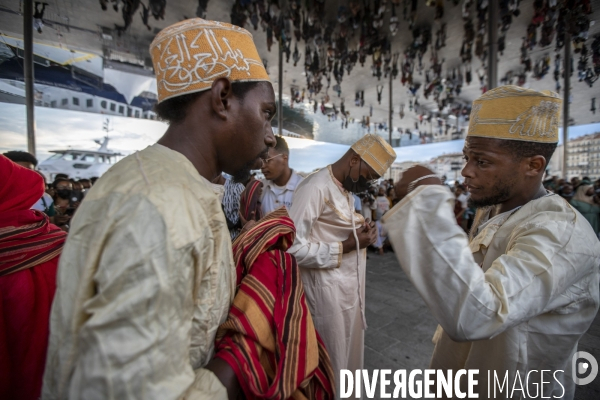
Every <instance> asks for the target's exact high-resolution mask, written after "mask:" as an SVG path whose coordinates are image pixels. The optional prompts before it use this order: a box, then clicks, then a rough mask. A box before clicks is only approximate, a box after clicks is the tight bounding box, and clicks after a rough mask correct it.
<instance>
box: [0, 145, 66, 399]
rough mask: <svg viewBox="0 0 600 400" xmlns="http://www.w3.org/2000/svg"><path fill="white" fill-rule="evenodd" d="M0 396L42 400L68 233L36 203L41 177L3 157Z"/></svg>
mask: <svg viewBox="0 0 600 400" xmlns="http://www.w3.org/2000/svg"><path fill="white" fill-rule="evenodd" d="M0 176H1V177H2V178H0V230H1V231H2V235H0V399H19V400H37V399H39V398H40V392H41V389H42V377H43V374H44V365H45V360H46V351H47V347H48V323H49V322H48V320H49V316H50V307H51V305H52V299H53V297H54V292H55V287H56V270H57V267H58V259H59V257H60V253H61V251H62V248H63V244H64V241H65V238H66V236H67V235H66V233H65V232H63V231H62V230H60V229H59V228H58V227H56V226H55V225H53V224H51V223H50V220H49V218H48V216H47V215H45V214H44V213H42V212H40V211H37V210H33V209H32V208H31V207H32V205H33V204H34V203H35V202H36V201H38V199H40V196H41V195H42V193H44V184H43V180H42V178H41V176H40V175H39V174H38V173H36V172H35V171H32V170H31V169H29V168H24V167H22V166H20V165H17V164H16V163H14V162H12V161H10V160H9V159H8V158H7V157H4V156H0Z"/></svg>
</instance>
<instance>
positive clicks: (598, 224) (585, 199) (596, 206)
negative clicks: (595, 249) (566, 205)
mask: <svg viewBox="0 0 600 400" xmlns="http://www.w3.org/2000/svg"><path fill="white" fill-rule="evenodd" d="M570 203H571V205H572V206H573V208H575V209H576V210H577V211H579V212H580V213H581V215H583V216H584V217H585V219H587V221H588V222H589V223H590V225H591V226H592V228H593V229H594V232H595V233H596V236H598V233H599V232H600V198H599V196H598V195H597V194H596V193H595V192H594V187H593V186H592V184H591V182H590V181H587V180H582V181H581V184H580V185H579V187H578V188H577V191H576V192H575V195H574V196H573V198H572V199H571V201H570Z"/></svg>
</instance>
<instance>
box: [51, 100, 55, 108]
mask: <svg viewBox="0 0 600 400" xmlns="http://www.w3.org/2000/svg"><path fill="white" fill-rule="evenodd" d="M50 107H52V108H56V100H52V101H51V102H50Z"/></svg>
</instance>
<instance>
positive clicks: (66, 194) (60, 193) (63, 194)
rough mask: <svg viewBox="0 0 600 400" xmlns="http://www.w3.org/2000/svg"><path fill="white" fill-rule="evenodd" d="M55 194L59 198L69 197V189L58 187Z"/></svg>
mask: <svg viewBox="0 0 600 400" xmlns="http://www.w3.org/2000/svg"><path fill="white" fill-rule="evenodd" d="M56 195H57V196H58V197H60V198H61V199H65V200H66V199H68V198H69V197H71V191H70V190H69V189H60V190H57V191H56Z"/></svg>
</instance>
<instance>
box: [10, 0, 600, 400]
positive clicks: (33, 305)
mask: <svg viewBox="0 0 600 400" xmlns="http://www.w3.org/2000/svg"><path fill="white" fill-rule="evenodd" d="M441 12H442V11H441V9H440V13H441ZM207 31H208V32H210V35H204V36H203V37H212V38H216V39H215V40H219V41H222V42H224V43H225V42H226V43H230V44H231V45H232V46H234V47H235V51H236V54H239V55H240V57H243V58H244V61H245V65H246V66H247V67H248V68H247V69H246V70H244V71H243V72H239V71H238V69H237V68H234V66H236V65H235V63H236V62H238V60H237V59H234V58H232V57H224V58H221V62H222V63H224V64H225V65H226V66H227V68H223V69H222V70H220V71H217V72H218V73H215V71H213V70H208V69H207V70H202V69H198V70H197V71H196V74H198V79H197V80H195V81H194V82H191V83H190V82H188V81H187V80H186V81H183V80H184V79H187V78H185V77H183V76H182V75H180V74H173V73H171V72H170V71H171V68H173V64H172V63H175V64H176V63H177V57H173V56H172V55H173V54H178V55H179V56H184V54H183V53H182V52H184V51H185V52H189V53H190V55H192V56H194V55H198V54H199V53H200V52H206V51H207V49H208V48H209V46H188V45H189V44H190V43H194V44H197V43H196V41H197V40H198V38H199V37H200V35H199V32H207ZM174 37H177V40H174ZM150 53H151V57H152V61H153V63H154V71H155V74H156V78H157V87H158V103H157V105H156V107H155V110H156V113H157V115H158V116H159V117H160V118H161V119H162V120H163V121H166V122H167V123H168V128H167V130H166V132H165V133H164V135H163V136H162V137H161V138H160V139H159V140H158V142H157V143H155V144H154V145H152V146H149V147H147V148H146V149H144V150H141V151H138V152H136V153H134V154H132V155H130V156H128V157H125V158H124V159H123V160H121V161H120V162H118V163H117V164H115V165H114V166H112V167H111V168H110V169H109V170H108V171H107V172H106V173H105V174H104V175H103V176H102V177H101V178H100V179H98V180H97V181H96V182H94V183H93V185H92V182H90V185H91V188H89V191H88V189H85V192H84V182H81V183H80V182H79V181H78V182H72V181H70V180H69V179H68V177H62V178H60V180H59V179H57V180H55V184H53V185H52V190H53V193H54V197H53V199H54V207H53V208H54V210H55V211H56V210H59V211H60V214H61V216H64V215H63V212H62V211H61V210H64V211H65V212H64V214H65V215H68V210H69V209H74V210H73V213H74V215H73V217H72V218H68V219H64V220H61V219H60V218H58V219H57V217H58V216H59V215H58V214H55V215H54V216H53V218H54V222H55V223H52V222H51V220H50V218H51V217H50V216H49V215H48V214H49V213H50V212H51V211H50V206H49V205H48V204H47V202H48V201H50V199H49V198H48V197H47V196H46V195H44V191H45V184H44V180H43V177H42V176H41V175H40V174H39V173H37V172H36V171H35V170H34V168H35V165H36V160H35V159H34V158H32V157H31V156H30V155H29V156H28V155H27V154H26V153H22V152H20V153H19V152H16V153H15V152H12V153H8V154H7V156H0V173H1V175H2V177H3V178H5V179H3V180H1V181H0V250H1V251H0V397H2V398H19V399H25V400H27V399H37V398H39V397H40V394H41V397H42V398H44V399H62V398H85V399H122V398H144V399H161V400H162V399H179V398H210V399H226V398H229V399H236V398H239V396H243V397H245V398H252V399H254V398H257V399H262V398H280V399H288V398H309V399H333V398H339V396H340V392H341V390H342V388H341V380H340V374H341V371H342V370H350V371H356V370H362V369H363V368H364V341H365V330H366V329H367V322H368V321H367V318H366V316H365V308H366V301H367V299H366V297H365V281H366V269H367V265H366V259H367V250H366V249H367V248H368V247H369V246H374V247H375V249H376V250H378V251H383V248H384V247H385V246H386V243H387V244H388V245H389V246H391V248H392V249H393V251H394V256H395V257H396V258H397V260H398V264H399V268H401V269H402V270H403V271H404V273H405V274H406V275H407V276H408V278H409V279H410V281H411V284H412V285H413V286H414V287H415V289H416V290H417V292H418V293H419V295H420V296H421V297H422V298H423V300H424V301H425V303H426V304H427V306H428V308H429V311H430V312H431V313H432V315H433V316H434V318H435V319H436V320H437V322H438V323H439V326H438V328H437V330H436V332H435V334H434V337H433V341H434V343H435V350H434V352H433V355H432V357H431V366H430V368H432V369H435V370H442V371H447V370H451V371H454V372H458V371H461V370H462V371H464V370H470V369H476V370H479V372H480V374H479V381H478V383H479V384H478V385H476V386H475V387H474V388H471V390H474V391H475V392H477V393H478V394H479V397H481V398H483V397H485V394H486V392H487V390H488V388H489V387H490V386H489V384H490V382H489V379H491V378H490V375H489V373H490V371H495V372H500V373H504V372H505V373H506V374H507V375H506V379H507V380H508V381H509V382H514V381H516V380H517V379H522V377H525V376H529V373H530V371H533V370H545V371H551V372H553V371H559V370H560V371H563V374H562V375H561V374H557V372H554V380H552V379H551V378H550V377H547V376H542V379H541V381H542V384H544V385H545V387H544V393H546V394H548V395H549V396H554V397H555V398H560V397H562V398H567V399H572V398H573V396H574V392H575V383H574V380H573V377H574V376H575V374H577V372H576V371H574V370H573V368H574V366H572V363H571V360H572V357H573V355H574V353H575V352H576V350H577V346H578V342H579V340H580V338H581V337H582V336H583V334H584V333H585V332H586V331H587V329H588V328H589V327H590V325H591V324H592V321H593V320H594V318H595V316H596V313H597V311H598V307H599V305H600V293H599V291H600V269H599V264H600V242H599V241H598V237H597V232H596V231H595V230H594V229H595V228H593V227H592V225H591V224H590V222H588V221H587V220H586V219H585V218H581V217H580V213H579V212H578V211H576V209H577V207H579V206H581V204H580V203H581V202H582V200H581V199H583V197H579V196H578V197H576V196H573V198H572V199H571V201H570V204H569V203H568V202H567V201H565V199H564V198H563V197H564V196H565V194H567V192H568V188H567V185H566V183H564V182H563V183H562V187H560V186H559V184H560V181H556V182H554V181H553V180H552V181H551V182H547V186H548V187H549V188H551V189H553V190H556V191H559V190H560V192H561V195H558V194H556V193H553V192H551V191H550V190H547V189H546V188H545V187H544V185H543V177H544V174H545V171H546V167H547V165H548V161H549V160H550V158H551V157H552V155H553V153H554V151H555V149H556V147H557V143H558V127H557V126H556V124H552V123H551V121H554V120H556V119H558V113H559V112H560V109H561V105H562V100H561V99H560V98H559V97H558V95H557V94H556V93H553V92H548V91H544V92H537V91H533V90H528V89H523V88H520V87H516V86H502V87H499V88H496V89H492V90H489V91H487V92H486V93H485V94H484V95H482V96H481V97H480V98H478V99H476V100H475V101H474V104H473V111H472V118H470V125H469V130H468V136H467V139H466V140H465V146H464V149H463V153H464V156H465V161H466V165H465V167H464V168H463V170H462V172H461V173H462V176H463V177H464V186H459V185H457V186H456V187H455V188H454V193H453V192H452V191H451V190H450V189H449V188H448V187H447V186H446V185H445V184H444V182H443V181H442V180H441V179H440V178H439V177H438V176H437V175H436V174H434V173H433V172H432V171H431V170H429V169H427V168H426V167H424V166H419V165H417V166H415V167H412V168H410V169H408V170H406V171H405V172H404V173H403V175H402V177H401V179H400V180H399V181H398V182H393V181H390V180H385V179H384V177H385V175H386V172H387V171H388V170H389V168H390V167H391V165H392V163H393V162H394V161H395V159H396V153H395V152H394V150H393V148H392V147H391V146H390V145H389V144H388V143H387V142H385V141H384V140H383V139H382V137H380V136H378V135H373V134H366V135H364V136H363V137H361V138H360V139H359V140H358V141H356V142H355V143H354V144H353V145H352V146H351V147H350V148H349V149H348V150H347V151H346V152H345V153H344V154H343V155H342V156H341V158H340V159H338V160H337V161H335V162H334V163H332V164H330V165H327V166H323V167H322V168H321V169H319V170H318V171H315V172H313V173H312V174H310V175H308V176H306V177H302V176H301V175H300V174H298V173H297V172H296V171H294V170H292V169H291V168H290V166H289V158H290V152H289V148H288V146H287V143H286V141H285V139H284V138H283V137H275V136H274V135H273V129H272V126H271V121H272V119H273V117H274V115H275V114H276V112H277V109H276V103H275V94H274V91H273V86H272V85H271V83H270V81H269V78H268V74H267V73H266V70H265V69H264V66H263V64H262V63H261V62H260V58H259V56H258V52H257V50H256V47H255V45H254V42H253V40H252V36H251V35H250V34H249V33H248V32H247V31H245V30H242V29H237V28H233V27H232V26H231V25H229V24H225V23H221V22H214V21H207V20H203V19H200V18H196V19H191V20H186V21H182V22H179V23H177V24H175V25H172V26H170V27H168V28H166V29H164V30H163V31H161V32H160V33H159V34H158V35H157V36H156V38H155V39H154V41H153V43H152V46H151V48H150ZM213 56H214V57H216V58H218V57H219V54H217V53H216V52H215V54H213ZM184 83H185V84H184ZM540 105H543V106H544V109H545V110H547V112H545V113H538V114H535V120H534V121H527V120H520V119H519V118H517V117H518V116H520V115H523V113H530V114H531V113H533V111H535V110H537V109H538V107H540ZM532 110H533V111H532ZM473 113H475V114H474V115H473ZM526 123H531V124H532V126H533V128H531V129H528V130H525V129H524V124H526ZM9 157H12V159H13V160H15V161H12V160H11V159H9ZM256 169H261V171H262V173H263V175H264V179H256V178H253V176H252V173H251V171H252V170H256ZM590 190H591V191H592V192H590ZM80 192H83V193H85V195H82V196H81V197H80V196H79V195H78V194H77V195H75V194H76V193H80ZM467 193H468V195H467ZM577 193H580V194H581V195H582V196H587V197H585V198H589V197H591V199H592V200H591V201H592V202H594V203H595V202H597V197H596V196H595V195H594V189H593V188H590V182H589V181H585V180H583V181H581V182H578V185H577ZM590 193H591V194H590ZM65 194H67V196H66V198H65ZM561 196H562V197H561ZM51 197H52V196H51ZM44 199H45V200H44ZM588 200H589V199H588ZM40 201H41V202H42V206H41V207H43V208H44V210H43V211H39V210H38V209H35V208H32V207H34V206H36V205H39V204H38V203H39V202H40ZM578 202H579V203H578ZM583 202H584V203H586V204H587V205H591V204H592V203H591V202H590V201H587V202H586V201H583ZM75 203H77V204H75ZM469 207H473V209H475V210H476V212H475V213H474V217H473V220H472V222H471V223H469V222H468V221H469V220H470V217H469V213H468V212H467V211H466V209H467V208H469ZM75 209H76V211H75ZM582 210H583V209H582ZM46 212H48V214H46ZM583 212H586V213H587V212H588V211H587V210H583ZM56 223H58V224H59V225H60V224H62V226H61V227H59V226H57V225H56ZM65 225H67V226H65ZM65 230H68V236H67V233H66V232H65ZM389 290H390V291H394V290H397V288H395V287H392V286H390V288H389ZM542 374H543V372H542ZM457 376H458V377H460V374H457ZM463 377H464V380H460V378H457V379H458V380H457V381H455V384H456V385H458V386H459V387H460V388H461V389H462V391H463V392H464V391H466V384H467V381H466V376H463ZM544 379H545V380H544ZM459 381H460V382H459ZM525 385H526V387H527V391H528V393H529V391H530V390H532V388H533V387H534V385H536V386H537V385H538V383H537V382H535V381H534V382H527V383H526V384H525ZM346 389H347V388H344V389H343V391H344V392H347V390H346ZM438 389H440V390H444V391H445V393H446V396H448V397H452V393H448V389H447V388H438ZM521 390H522V391H523V393H524V391H525V388H521ZM534 390H539V389H534ZM352 395H353V396H354V397H360V394H359V393H357V392H355V393H353V394H352ZM505 397H507V398H508V397H512V394H510V395H509V393H508V392H507V393H506V394H505Z"/></svg>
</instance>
